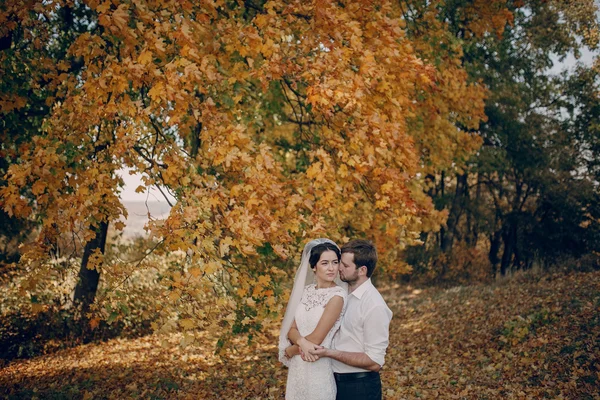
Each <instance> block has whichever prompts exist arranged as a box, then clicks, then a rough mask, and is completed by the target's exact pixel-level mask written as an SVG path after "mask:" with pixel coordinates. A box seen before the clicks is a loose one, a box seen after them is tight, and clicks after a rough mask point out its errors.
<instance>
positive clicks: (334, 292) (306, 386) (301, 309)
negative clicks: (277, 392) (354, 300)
mask: <svg viewBox="0 0 600 400" xmlns="http://www.w3.org/2000/svg"><path fill="white" fill-rule="evenodd" d="M333 296H340V297H342V298H343V299H344V306H343V307H342V312H341V314H340V316H339V317H338V319H337V321H336V322H335V324H334V325H333V327H332V328H331V329H330V330H329V332H328V333H327V335H326V336H325V339H324V340H323V342H322V343H321V345H322V346H324V347H331V342H332V339H333V335H334V334H335V333H336V332H337V330H338V329H339V327H340V324H341V321H342V316H343V315H344V311H345V310H346V296H347V293H346V290H345V289H343V288H341V287H339V286H334V287H332V288H325V289H317V287H316V285H315V284H312V285H308V286H306V287H305V288H304V292H303V293H302V299H301V300H300V304H299V305H298V307H297V308H296V313H295V320H296V326H297V327H298V331H299V332H300V334H301V335H302V336H306V335H309V334H310V333H312V332H313V331H314V330H315V328H316V327H317V324H318V323H319V320H320V319H321V317H322V315H323V312H324V310H325V306H326V305H327V303H328V302H329V300H331V298H332V297H333ZM289 367H290V369H289V372H288V380H287V387H286V399H288V400H292V399H311V400H334V399H335V394H336V389H335V380H334V379H333V371H332V369H331V360H330V359H329V358H322V359H320V360H318V361H316V362H313V363H309V362H305V361H302V358H300V356H294V357H293V358H292V360H291V361H290V365H289Z"/></svg>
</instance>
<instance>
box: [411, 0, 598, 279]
mask: <svg viewBox="0 0 600 400" xmlns="http://www.w3.org/2000/svg"><path fill="white" fill-rule="evenodd" d="M502 3H504V6H505V7H506V9H507V10H508V11H509V12H510V15H511V18H509V19H506V21H507V22H508V24H507V25H506V27H503V26H502V25H498V27H502V28H503V29H499V31H498V35H481V34H480V32H478V31H477V30H469V27H470V26H472V24H473V23H474V21H476V19H473V18H471V17H469V16H468V15H469V10H470V9H471V8H472V5H471V4H470V2H452V3H446V4H445V7H444V8H443V11H442V12H441V14H440V16H441V17H442V18H443V20H444V21H446V22H447V23H448V24H449V25H450V26H451V29H450V30H451V31H452V32H454V33H455V36H456V38H457V40H460V41H462V43H463V46H462V47H463V49H464V57H463V65H464V66H465V68H466V69H467V70H468V71H469V74H470V76H471V77H472V79H475V80H481V81H482V82H483V83H485V86H486V87H487V88H488V89H489V96H488V98H487V100H486V107H485V115H486V117H487V118H486V119H487V120H486V121H485V122H484V123H483V124H482V125H481V132H480V134H481V137H482V139H483V146H482V148H481V149H480V150H479V151H478V153H477V154H476V155H475V156H473V158H472V159H471V160H469V162H468V168H466V169H464V168H453V169H451V170H450V171H451V172H452V174H451V173H447V174H445V173H444V174H440V175H438V176H432V178H431V180H432V182H434V183H433V185H434V188H435V190H431V191H430V194H431V195H432V196H434V198H435V199H436V203H437V206H438V207H439V208H441V209H445V210H447V212H448V219H447V222H446V226H445V227H444V228H442V230H441V231H440V233H439V234H437V235H436V236H437V237H436V238H435V240H434V241H433V243H432V244H430V249H432V257H433V258H434V259H435V258H436V257H440V253H442V254H443V259H442V262H441V264H442V265H443V266H444V268H447V267H448V265H447V263H452V262H455V261H456V259H455V255H454V253H457V252H460V251H462V250H461V249H465V248H466V249H468V248H472V249H474V248H476V247H483V248H486V251H487V252H488V259H489V262H490V264H491V269H492V275H495V274H496V273H497V272H499V273H500V274H501V275H504V274H506V272H507V271H509V270H510V269H520V268H529V267H531V266H532V265H533V263H534V262H537V263H543V264H545V265H547V264H550V263H552V262H556V261H557V260H560V259H561V258H557V256H558V255H561V257H562V256H566V255H572V256H575V257H580V256H581V255H583V254H586V253H589V252H591V251H592V250H593V249H594V248H595V246H596V245H597V243H598V242H597V241H596V239H594V237H595V235H596V234H595V230H594V229H593V228H592V229H583V228H582V227H583V226H590V225H592V222H593V221H594V220H595V219H596V217H595V211H594V207H593V206H592V204H594V199H595V197H596V196H597V189H596V188H595V187H596V183H595V182H594V178H593V177H592V176H591V175H590V174H587V173H585V174H582V171H587V170H588V168H589V160H595V159H597V155H596V154H595V153H594V152H591V151H589V150H586V149H588V148H589V145H590V143H593V142H594V141H595V140H594V139H591V136H590V135H589V134H588V133H586V132H589V128H587V127H586V126H585V125H584V124H582V123H581V119H580V118H579V117H577V115H579V111H576V110H579V109H580V108H581V106H580V105H579V102H580V101H581V100H580V99H575V96H574V93H576V90H575V91H574V87H573V85H571V84H569V83H568V79H567V78H566V77H553V76H552V75H551V73H550V67H552V65H553V59H552V54H555V55H558V56H560V57H564V56H565V55H566V54H567V53H568V52H570V51H572V52H574V53H575V54H578V52H579V49H580V48H581V46H584V45H585V46H589V47H590V48H596V47H597V44H598V21H597V18H596V10H597V8H596V6H595V5H594V3H593V2H591V1H588V2H580V3H578V6H577V7H571V6H570V5H567V4H565V3H564V2H558V1H557V2H553V1H548V2H536V1H533V2H497V3H488V4H486V5H483V4H481V5H480V6H481V7H487V8H489V9H492V10H493V9H494V8H496V9H497V7H498V5H501V4H502ZM477 26H478V27H479V25H477ZM576 74H577V75H579V74H583V75H585V74H586V73H585V72H583V70H578V71H577V72H576ZM591 87H594V84H590V86H589V88H590V89H589V90H590V92H589V93H593V91H594V89H591ZM590 100H591V99H590ZM588 101H589V100H588ZM566 110H574V112H573V113H571V114H570V115H567V114H566V113H565V111H566ZM592 115H593V113H592ZM586 118H589V114H588V117H586ZM578 120H579V121H578ZM582 135H585V136H586V138H585V139H582ZM592 136H593V135H592ZM579 154H586V156H584V157H583V158H582V157H581V156H580V155H579ZM586 158H587V160H586ZM590 171H591V170H590ZM573 192H574V193H576V195H572V196H565V194H566V193H573ZM550 210H552V211H550ZM551 221H552V222H551ZM559 227H560V229H558V228H559ZM431 236H432V235H429V237H431ZM574 242H577V243H574ZM592 243H595V244H592ZM414 260H415V261H416V259H414ZM443 272H444V271H442V274H443Z"/></svg>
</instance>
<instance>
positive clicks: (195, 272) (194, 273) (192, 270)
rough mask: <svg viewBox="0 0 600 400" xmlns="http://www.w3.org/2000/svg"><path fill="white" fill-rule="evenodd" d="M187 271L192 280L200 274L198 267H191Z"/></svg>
mask: <svg viewBox="0 0 600 400" xmlns="http://www.w3.org/2000/svg"><path fill="white" fill-rule="evenodd" d="M189 271H190V275H192V276H193V277H194V278H197V277H199V276H200V275H201V274H202V270H201V269H200V268H198V267H192V268H190V270H189Z"/></svg>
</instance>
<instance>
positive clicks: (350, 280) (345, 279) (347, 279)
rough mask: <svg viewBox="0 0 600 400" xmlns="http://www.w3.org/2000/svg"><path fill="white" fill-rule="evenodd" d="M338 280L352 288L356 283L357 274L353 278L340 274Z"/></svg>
mask: <svg viewBox="0 0 600 400" xmlns="http://www.w3.org/2000/svg"><path fill="white" fill-rule="evenodd" d="M340 280H341V281H342V282H346V283H347V284H348V285H350V286H352V284H353V283H356V281H358V273H355V274H354V275H353V276H345V275H342V274H340Z"/></svg>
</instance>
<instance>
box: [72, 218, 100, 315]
mask: <svg viewBox="0 0 600 400" xmlns="http://www.w3.org/2000/svg"><path fill="white" fill-rule="evenodd" d="M107 233H108V222H101V223H100V226H99V227H98V228H97V229H96V237H95V238H93V239H91V240H90V241H89V242H87V244H86V245H85V249H84V251H83V257H82V259H81V267H80V269H79V279H78V281H77V286H76V287H75V295H74V298H73V302H74V303H75V305H76V306H81V315H82V316H83V318H86V314H87V312H88V311H89V309H90V307H91V305H92V304H93V303H94V299H95V298H96V290H97V289H98V282H99V281H100V272H99V271H98V270H96V269H89V268H88V263H89V260H90V256H91V255H92V254H93V253H94V251H95V250H96V249H100V252H101V253H102V254H104V249H105V247H106V236H107Z"/></svg>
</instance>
